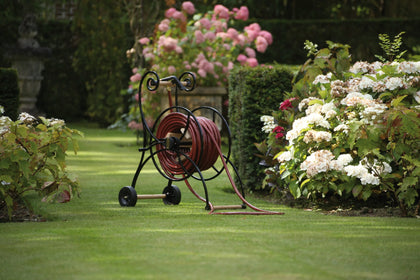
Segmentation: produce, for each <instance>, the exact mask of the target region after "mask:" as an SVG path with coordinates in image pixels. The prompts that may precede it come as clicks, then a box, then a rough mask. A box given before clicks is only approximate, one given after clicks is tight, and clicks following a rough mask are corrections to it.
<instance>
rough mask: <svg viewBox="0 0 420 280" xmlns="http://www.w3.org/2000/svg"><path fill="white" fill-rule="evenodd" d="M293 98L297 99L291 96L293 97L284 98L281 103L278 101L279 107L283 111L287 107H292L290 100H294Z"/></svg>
mask: <svg viewBox="0 0 420 280" xmlns="http://www.w3.org/2000/svg"><path fill="white" fill-rule="evenodd" d="M295 99H297V98H296V97H293V98H289V99H286V100H284V101H283V102H282V103H280V108H279V109H280V110H282V111H284V110H287V108H292V107H293V106H292V101H293V100H295Z"/></svg>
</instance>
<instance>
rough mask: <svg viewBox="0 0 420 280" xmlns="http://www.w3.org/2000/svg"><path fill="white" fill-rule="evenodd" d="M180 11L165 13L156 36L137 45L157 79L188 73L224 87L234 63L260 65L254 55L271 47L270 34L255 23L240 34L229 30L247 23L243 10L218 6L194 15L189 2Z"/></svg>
mask: <svg viewBox="0 0 420 280" xmlns="http://www.w3.org/2000/svg"><path fill="white" fill-rule="evenodd" d="M181 7H182V8H181V10H180V11H178V10H176V9H175V8H169V9H168V10H166V11H165V19H163V20H162V21H161V22H160V23H159V24H158V25H157V31H156V33H155V36H154V37H152V38H147V37H144V38H141V39H140V40H139V41H138V42H139V43H140V45H141V46H142V55H143V57H144V59H145V61H146V62H147V64H148V65H149V67H150V68H153V69H159V73H160V75H166V74H171V75H172V74H175V73H176V72H177V71H178V72H181V71H184V70H189V71H191V72H195V73H196V74H198V76H199V77H201V78H202V79H203V80H204V81H205V83H208V84H209V85H210V84H212V85H215V84H223V83H225V82H226V81H227V74H228V73H229V70H231V69H232V68H233V65H234V63H239V64H241V65H248V66H251V67H255V66H257V65H259V63H258V60H257V58H256V56H257V55H256V52H260V53H263V52H265V51H266V49H267V47H268V46H269V45H270V44H272V43H273V37H272V35H271V33H270V32H268V31H266V30H261V27H260V25H259V24H258V23H252V24H250V25H249V26H247V27H245V28H244V30H243V31H239V30H236V29H235V28H232V27H229V26H228V22H230V21H232V20H248V18H249V11H248V8H247V7H245V6H242V7H240V8H234V9H232V10H231V11H230V10H229V9H228V8H226V7H225V6H223V5H220V4H218V5H216V6H215V7H214V9H213V11H209V12H207V13H206V14H204V15H200V14H194V13H195V12H196V10H195V7H194V4H193V3H192V2H191V1H186V2H183V3H182V6H181ZM190 16H192V19H193V20H189V19H188V18H189V17H190ZM199 83H200V81H199ZM201 84H203V83H201Z"/></svg>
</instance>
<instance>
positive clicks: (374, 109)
mask: <svg viewBox="0 0 420 280" xmlns="http://www.w3.org/2000/svg"><path fill="white" fill-rule="evenodd" d="M387 109H388V107H387V106H386V105H385V104H382V103H378V102H375V103H373V104H371V105H370V106H366V107H365V109H364V110H363V111H362V112H361V113H360V114H361V116H362V118H363V119H364V120H366V121H367V122H368V123H371V122H372V121H375V120H376V119H377V117H378V116H380V115H381V114H383V113H384V112H385V111H386V110H387Z"/></svg>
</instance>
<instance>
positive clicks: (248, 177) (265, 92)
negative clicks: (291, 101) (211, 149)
mask: <svg viewBox="0 0 420 280" xmlns="http://www.w3.org/2000/svg"><path fill="white" fill-rule="evenodd" d="M292 79H293V74H292V72H291V71H290V70H289V69H287V68H285V67H284V66H274V67H270V68H269V67H256V68H249V67H237V68H234V69H233V70H232V71H231V73H230V75H229V120H230V129H231V133H232V160H233V162H234V164H235V165H236V167H237V168H238V172H239V176H240V178H241V180H242V183H243V184H244V187H245V188H246V189H248V190H256V189H259V188H260V187H261V185H262V181H263V179H264V177H265V175H264V167H262V166H260V165H259V162H260V160H261V159H260V158H258V157H256V156H255V154H257V153H258V150H257V149H256V147H255V145H254V143H259V142H262V141H263V140H264V138H265V137H266V135H265V134H264V133H263V132H262V130H261V128H262V123H261V121H260V117H261V115H271V113H272V111H273V110H277V109H278V107H279V105H280V103H281V102H282V101H283V94H284V93H285V92H290V91H291V90H292ZM236 180H237V178H236Z"/></svg>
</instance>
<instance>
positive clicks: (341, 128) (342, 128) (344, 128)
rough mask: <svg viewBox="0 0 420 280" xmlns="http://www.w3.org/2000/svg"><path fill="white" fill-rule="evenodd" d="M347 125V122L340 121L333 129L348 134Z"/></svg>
mask: <svg viewBox="0 0 420 280" xmlns="http://www.w3.org/2000/svg"><path fill="white" fill-rule="evenodd" d="M349 129H350V128H349V126H348V125H347V124H345V123H342V124H339V125H337V126H336V127H334V131H336V132H337V131H342V132H344V133H345V134H348V133H349Z"/></svg>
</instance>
